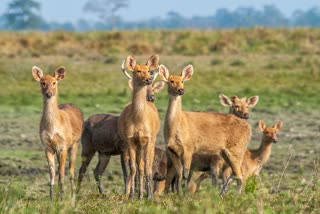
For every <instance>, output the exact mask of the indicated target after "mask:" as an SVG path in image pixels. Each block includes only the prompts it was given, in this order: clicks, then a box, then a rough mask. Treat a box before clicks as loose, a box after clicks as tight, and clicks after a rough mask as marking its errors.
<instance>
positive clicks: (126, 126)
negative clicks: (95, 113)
mask: <svg viewBox="0 0 320 214" xmlns="http://www.w3.org/2000/svg"><path fill="white" fill-rule="evenodd" d="M158 63H159V56H158V55H153V56H151V57H150V58H149V59H148V61H147V63H146V64H137V63H136V60H135V59H134V58H133V57H132V56H128V57H127V59H126V61H125V64H126V68H127V69H128V70H129V71H131V72H132V74H133V76H132V83H133V92H132V102H131V103H130V104H128V105H127V106H126V107H125V108H124V109H123V111H122V112H121V114H120V118H119V125H118V128H119V135H120V138H121V140H123V141H124V142H125V143H126V144H127V145H128V147H129V157H130V177H129V178H128V179H126V185H125V191H126V194H130V197H131V198H132V197H134V186H135V185H134V178H135V175H136V163H137V165H138V172H139V198H140V199H141V198H143V191H144V185H143V183H144V181H143V180H144V174H145V172H146V186H147V196H148V198H152V165H153V160H154V149H155V143H156V138H157V134H158V132H159V130H160V118H159V115H158V111H157V108H156V107H155V105H154V104H153V103H151V102H147V101H146V99H145V98H146V95H147V85H150V84H151V83H152V81H153V77H152V75H151V71H153V70H155V69H156V68H157V67H158ZM122 70H125V68H124V66H123V67H122ZM125 73H127V72H126V71H125Z"/></svg>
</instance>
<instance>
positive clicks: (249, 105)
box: [247, 96, 259, 108]
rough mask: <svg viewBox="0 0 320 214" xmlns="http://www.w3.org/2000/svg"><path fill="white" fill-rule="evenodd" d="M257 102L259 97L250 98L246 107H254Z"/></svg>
mask: <svg viewBox="0 0 320 214" xmlns="http://www.w3.org/2000/svg"><path fill="white" fill-rule="evenodd" d="M258 101H259V96H253V97H250V98H249V99H248V100H247V104H248V107H249V108H252V107H254V106H255V105H257V103H258Z"/></svg>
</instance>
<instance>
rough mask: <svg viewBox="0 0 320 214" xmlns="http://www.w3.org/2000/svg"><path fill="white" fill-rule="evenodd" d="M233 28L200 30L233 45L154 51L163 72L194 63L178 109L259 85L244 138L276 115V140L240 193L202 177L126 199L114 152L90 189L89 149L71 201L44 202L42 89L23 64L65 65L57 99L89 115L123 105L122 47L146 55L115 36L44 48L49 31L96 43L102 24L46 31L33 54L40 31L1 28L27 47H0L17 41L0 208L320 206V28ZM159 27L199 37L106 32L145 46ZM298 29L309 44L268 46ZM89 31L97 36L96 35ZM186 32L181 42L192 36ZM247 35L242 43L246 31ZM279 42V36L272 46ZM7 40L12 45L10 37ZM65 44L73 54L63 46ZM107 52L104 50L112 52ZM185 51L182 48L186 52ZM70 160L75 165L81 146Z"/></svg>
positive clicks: (161, 104) (4, 60)
mask: <svg viewBox="0 0 320 214" xmlns="http://www.w3.org/2000/svg"><path fill="white" fill-rule="evenodd" d="M236 32H237V33H238V34H236V35H234V37H232V35H233V34H232V33H235V31H230V32H229V31H221V32H219V31H216V32H210V31H206V32H205V34H204V35H205V36H208V38H209V41H210V42H211V43H213V42H215V41H220V40H219V39H221V35H223V36H224V37H222V38H224V40H227V39H228V41H229V40H230V41H233V42H231V43H232V44H234V46H235V47H237V51H230V48H229V49H226V51H217V52H208V53H204V52H199V53H198V52H196V54H194V55H196V56H183V55H182V54H181V53H183V51H181V52H174V51H173V50H171V51H170V50H167V49H164V50H166V51H159V53H160V54H161V55H160V59H161V63H163V64H165V65H166V66H167V67H168V68H169V70H170V72H172V73H176V74H179V73H180V72H181V70H182V68H183V67H184V66H185V65H187V64H190V63H191V64H193V65H194V67H195V73H194V76H193V78H192V79H191V80H190V81H188V82H187V83H186V84H185V90H186V94H185V95H184V96H183V108H184V109H185V110H209V111H219V112H227V111H228V110H227V109H226V108H225V107H222V106H221V105H220V104H219V101H218V95H219V94H220V93H224V94H226V95H228V96H231V95H238V96H239V97H242V96H248V97H249V96H253V95H259V96H260V100H259V103H258V105H257V106H256V107H255V108H254V109H252V111H251V118H250V119H249V122H250V124H251V125H252V127H253V137H252V142H251V143H250V147H251V148H256V147H257V146H258V145H259V142H260V137H261V133H260V132H259V131H258V130H257V128H256V127H257V123H258V121H259V120H261V119H262V120H265V121H266V123H267V124H268V125H271V124H273V123H274V122H275V121H277V120H282V121H283V123H284V126H283V129H282V130H281V131H280V133H279V141H280V142H279V143H277V144H275V145H274V146H273V151H272V155H271V158H270V161H269V162H268V163H267V165H266V166H265V167H264V169H263V170H262V175H261V177H260V178H259V179H257V180H251V182H249V184H248V185H247V188H246V192H245V193H243V194H241V195H238V194H236V193H235V190H234V189H233V188H231V190H230V192H229V193H228V194H227V195H226V196H225V197H224V198H219V196H218V192H217V191H216V190H214V189H212V188H211V186H210V184H209V181H207V182H205V183H204V185H202V188H201V190H200V192H199V193H196V194H187V195H183V196H178V195H175V194H170V195H169V196H159V197H156V198H155V199H154V200H153V201H148V200H142V201H138V200H128V199H127V198H126V197H125V196H124V195H123V183H122V173H121V169H120V162H119V158H118V157H114V158H112V161H111V163H110V165H109V167H108V169H107V170H106V172H105V176H104V178H103V184H104V186H105V187H106V188H105V189H106V193H105V194H104V195H99V194H97V188H96V186H95V182H94V178H93V173H92V169H93V168H94V167H95V164H96V162H97V160H96V159H94V161H93V163H91V165H90V169H89V170H88V172H87V176H86V179H85V181H84V182H83V188H82V191H81V193H80V194H79V195H77V200H76V203H75V205H74V206H72V203H71V200H70V198H69V197H67V199H66V201H64V202H58V201H56V202H54V203H51V202H50V200H49V188H48V177H49V176H48V173H47V164H46V160H45V156H44V151H43V147H42V145H41V143H40V141H39V136H38V127H39V121H40V117H41V109H42V97H41V95H40V88H39V84H38V83H37V82H36V81H34V80H33V78H32V75H31V67H32V66H33V65H37V66H39V67H40V68H42V69H43V70H44V72H51V73H52V72H53V71H54V69H55V68H56V67H58V66H60V65H64V66H65V67H66V68H67V75H66V78H65V79H64V80H63V81H61V82H60V83H59V101H60V103H63V102H72V103H73V104H75V105H77V106H79V107H80V108H81V109H82V111H83V112H84V115H85V118H88V116H90V115H92V114H95V113H101V112H113V113H120V111H121V109H122V108H123V106H124V105H125V104H126V103H127V102H128V101H129V100H130V90H129V89H128V87H127V82H126V81H127V80H126V78H125V77H124V76H123V74H122V73H121V71H120V64H121V60H122V59H123V58H125V57H126V55H127V54H131V53H134V54H135V55H136V56H137V57H136V58H137V60H138V61H139V62H144V61H146V59H147V57H148V56H149V55H139V51H136V50H131V49H128V50H126V49H125V48H124V47H123V46H121V44H120V43H116V44H118V47H119V50H117V51H114V52H112V51H113V50H114V44H112V47H110V48H109V49H108V48H107V47H106V46H102V47H104V48H106V50H109V51H110V52H108V51H106V50H105V52H103V51H101V50H104V48H101V49H98V51H97V55H95V56H97V57H93V55H92V53H91V52H90V54H89V55H90V56H88V54H87V53H86V54H82V55H81V54H75V53H79V52H78V51H77V50H75V49H70V48H69V46H62V45H60V46H59V47H60V48H61V49H63V50H64V51H61V54H59V53H57V52H54V51H53V52H50V50H52V49H50V48H52V47H56V46H55V45H56V43H55V41H56V40H54V38H56V39H58V40H59V39H60V40H61V41H62V40H63V41H64V40H66V41H70V40H71V41H78V40H79V41H85V40H84V37H85V36H88V43H90V42H91V43H92V44H95V41H96V43H98V44H100V42H101V41H102V39H103V38H104V37H102V36H103V35H104V34H103V33H100V34H99V33H98V34H94V36H93V33H91V34H90V33H89V34H88V35H82V34H80V35H74V34H68V33H64V32H56V34H53V36H52V35H51V37H48V38H47V40H45V42H46V43H45V42H44V41H42V40H41V39H39V41H38V42H39V44H38V45H41V44H48V47H47V49H43V51H42V50H41V49H36V50H37V54H34V55H32V54H29V53H31V50H32V48H34V46H35V44H37V43H36V42H34V43H32V42H31V41H33V39H35V38H38V37H40V36H39V35H40V33H35V37H34V38H33V37H31V36H30V33H29V34H27V36H26V35H21V34H9V33H3V34H0V42H1V41H2V43H3V44H6V45H8V44H9V41H11V40H13V39H14V38H19V39H21V37H23V38H24V37H26V38H29V40H30V41H29V40H28V41H29V42H26V43H24V42H23V41H22V42H20V43H19V45H21V44H25V46H26V47H25V49H24V48H21V47H17V50H16V52H15V53H14V54H3V53H4V52H5V51H7V52H6V53H8V52H10V51H11V52H12V51H13V50H15V49H9V48H7V46H5V48H3V49H2V52H1V53H0V84H1V87H2V90H0V103H1V105H0V118H1V120H0V149H1V153H0V212H1V213H65V212H70V213H115V212H116V213H124V212H129V213H138V212H139V213H150V212H151V213H181V212H185V213H194V212H199V213H225V212H228V213H263V212H265V213H279V212H283V213H318V212H319V211H320V189H319V187H320V183H319V177H320V174H319V170H320V162H319V153H320V145H319V137H320V122H319V121H320V114H319V107H318V106H319V93H320V87H319V78H320V67H319V66H320V60H319V56H318V54H317V51H316V49H317V47H318V46H317V44H318V38H320V37H318V36H317V35H318V34H319V33H318V30H316V29H309V31H308V29H296V30H289V31H286V30H270V29H265V30H264V31H263V33H261V32H262V31H261V30H259V29H258V30H257V29H252V30H238V31H236ZM251 32H252V35H251V34H250V33H251ZM257 32H258V33H257ZM166 33H167V34H168V35H171V36H172V37H174V38H176V37H179V36H180V37H179V38H180V39H183V38H184V39H186V40H187V39H188V41H189V40H192V41H198V40H199V39H198V40H197V39H195V38H197V37H198V36H199V35H198V33H199V32H195V33H194V32H192V31H177V32H174V31H163V32H162V31H160V32H159V31H155V32H152V31H147V32H132V33H130V34H129V36H128V35H127V34H121V32H120V33H118V34H116V33H114V34H115V35H117V36H114V37H112V38H113V39H114V40H117V41H118V40H120V41H121V39H122V40H123V41H126V39H128V38H135V37H134V35H135V36H136V37H138V38H145V40H142V41H145V45H146V46H148V47H149V46H150V47H153V45H154V44H152V43H151V42H150V41H151V40H152V38H155V39H157V38H160V37H161V35H163V37H165V35H166ZM308 33H309V34H308ZM60 34H61V35H63V36H61V35H60ZM159 34H160V35H159ZM304 34H305V35H306V38H309V37H310V38H312V39H311V40H310V41H311V42H314V45H315V47H312V51H310V50H311V49H310V48H311V47H309V46H308V47H309V49H308V50H309V52H308V51H305V52H303V51H301V50H302V49H300V46H294V45H293V46H294V47H299V48H296V49H293V48H292V49H290V48H288V49H286V50H285V51H278V49H277V48H278V46H275V48H274V49H270V44H273V45H274V44H277V43H276V42H275V41H278V42H279V41H283V42H286V43H285V44H286V47H289V46H288V45H289V44H291V43H292V44H298V43H297V42H296V41H300V40H301V41H302V39H300V40H299V38H303V35H304ZM59 35H60V37H59ZM97 35H99V36H100V37H102V38H100V37H99V38H97ZM108 35H109V37H110V35H113V34H111V33H109V34H106V38H105V40H106V41H105V42H106V43H108V42H111V40H112V38H109V37H108ZM168 35H166V36H168ZM183 35H184V37H183ZM213 35H216V37H213ZM217 35H220V36H217ZM271 35H273V36H274V39H273V40H272V41H271V40H270V41H269V40H268V41H269V42H267V41H265V38H273V37H272V36H271ZM130 36H131V37H130ZM52 37H53V38H52ZM118 37H119V38H120V39H119V38H118ZM249 37H250V38H251V40H250V41H257V43H258V41H259V43H258V44H255V45H252V46H250V47H251V49H250V50H249V49H248V48H247V49H246V48H245V47H249V46H248V45H243V46H241V45H239V44H242V43H241V41H242V39H243V38H249ZM40 38H42V37H40ZM66 38H69V39H66ZM73 38H78V40H73ZM210 38H212V41H211V40H210ZM295 38H298V39H295ZM81 39H82V40H81ZM166 39H167V37H166ZM60 40H59V41H60ZM109 40H110V41H109ZM287 40H288V41H287ZM40 41H42V42H40ZM159 41H162V40H159ZM179 41H180V40H179ZM188 41H186V44H188V45H190V43H188ZM200 41H202V40H200ZM245 41H246V44H249V43H248V41H249V40H248V39H247V40H245ZM261 41H262V42H261ZM308 41H309V40H308ZM50 42H51V43H50ZM294 42H296V43H294ZM30 43H31V47H30V46H29V45H30ZM91 43H90V44H91ZM50 44H51V46H50ZM72 44H75V43H72ZM250 44H251V43H250ZM252 44H253V43H252ZM285 44H282V43H281V44H280V43H279V45H280V46H285ZM303 44H305V43H303ZM10 45H11V46H12V44H11V43H10ZM66 45H68V42H66ZM196 46H197V47H198V46H199V47H198V48H199V49H200V50H202V49H205V48H206V45H205V43H201V42H200V43H197V45H196ZM229 46H230V44H228V47H229ZM90 47H91V46H90ZM90 47H89V46H88V50H91V51H92V50H95V47H92V48H90ZM99 47H100V46H99ZM188 47H189V46H188ZM239 47H241V48H239ZM253 47H255V48H253ZM301 47H302V46H301ZM112 48H113V49H112ZM18 50H19V51H18ZM55 50H56V49H55ZM124 50H126V51H124ZM129 50H130V51H129ZM266 50H267V51H266ZM68 51H69V52H70V53H71V54H69V55H68V54H66V53H68ZM153 51H155V50H154V49H151V50H149V51H146V53H148V52H153ZM197 51H198V49H197ZM107 52H108V53H112V57H110V55H109V54H108V53H107ZM155 52H156V51H155ZM42 53H43V54H42ZM72 53H73V54H72ZM157 53H158V52H157ZM186 54H189V53H187V52H186ZM189 55H192V54H189ZM157 99H158V100H157V101H156V106H157V108H158V109H159V112H160V116H161V119H162V120H163V118H164V114H165V111H166V108H167V104H168V96H167V92H166V90H164V91H163V92H160V93H159V94H158V95H157ZM157 143H158V145H159V146H163V143H164V142H163V135H162V132H161V133H160V134H159V137H158V142H157ZM77 162H78V163H77V170H78V169H79V167H80V156H79V158H78V161H77ZM66 184H67V185H66V187H67V195H69V194H68V193H70V192H69V191H70V190H69V188H70V185H69V183H68V182H67V181H66Z"/></svg>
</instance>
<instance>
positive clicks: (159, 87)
mask: <svg viewBox="0 0 320 214" xmlns="http://www.w3.org/2000/svg"><path fill="white" fill-rule="evenodd" d="M164 85H165V83H164V82H163V81H159V82H156V83H155V84H154V85H153V86H152V88H153V92H154V93H159V92H160V91H161V90H162V89H163V88H164Z"/></svg>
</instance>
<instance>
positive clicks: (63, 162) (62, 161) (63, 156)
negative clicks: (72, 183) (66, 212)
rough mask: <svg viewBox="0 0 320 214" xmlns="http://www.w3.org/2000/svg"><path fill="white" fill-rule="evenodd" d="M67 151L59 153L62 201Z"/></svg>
mask: <svg viewBox="0 0 320 214" xmlns="http://www.w3.org/2000/svg"><path fill="white" fill-rule="evenodd" d="M67 153H68V152H67V150H66V149H64V150H62V151H60V152H58V154H57V155H58V158H57V159H58V161H59V198H60V200H61V201H62V200H63V197H64V185H63V184H64V176H65V165H66V160H67Z"/></svg>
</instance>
